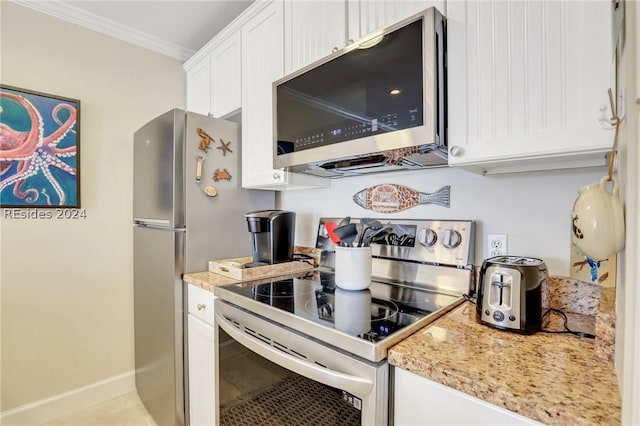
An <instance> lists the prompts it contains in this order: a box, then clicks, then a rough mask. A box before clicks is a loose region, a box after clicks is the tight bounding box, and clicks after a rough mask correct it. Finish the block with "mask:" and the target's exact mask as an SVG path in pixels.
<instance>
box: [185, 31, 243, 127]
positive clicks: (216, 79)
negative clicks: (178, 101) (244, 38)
mask: <svg viewBox="0 0 640 426" xmlns="http://www.w3.org/2000/svg"><path fill="white" fill-rule="evenodd" d="M240 50H241V45H240V32H239V31H235V32H233V33H231V34H230V35H226V34H224V37H221V38H220V39H216V41H215V44H214V45H213V46H211V47H208V48H207V49H206V50H203V51H202V52H199V53H198V54H196V55H195V56H197V58H196V57H194V58H193V59H190V60H189V61H187V63H185V69H186V71H187V110H189V111H193V112H197V113H200V114H206V115H211V116H213V117H217V118H221V117H225V116H227V115H229V114H231V113H234V112H236V111H237V110H238V109H240V102H241V86H240V84H241V77H240V75H241V72H240V69H241V62H240V59H241V58H240Z"/></svg>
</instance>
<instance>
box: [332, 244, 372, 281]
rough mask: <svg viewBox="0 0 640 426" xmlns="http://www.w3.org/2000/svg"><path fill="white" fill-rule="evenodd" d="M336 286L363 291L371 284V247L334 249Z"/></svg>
mask: <svg viewBox="0 0 640 426" xmlns="http://www.w3.org/2000/svg"><path fill="white" fill-rule="evenodd" d="M335 282H336V286H337V287H340V288H343V289H345V290H364V289H365V288H368V287H369V285H370V284H371V247H370V246H369V247H339V246H337V247H336V256H335Z"/></svg>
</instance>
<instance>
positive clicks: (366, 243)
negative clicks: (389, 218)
mask: <svg viewBox="0 0 640 426" xmlns="http://www.w3.org/2000/svg"><path fill="white" fill-rule="evenodd" d="M391 232H393V226H392V225H386V226H384V227H383V228H380V229H378V230H377V231H373V232H371V233H369V235H368V236H366V237H365V240H364V242H363V246H365V247H366V246H370V245H371V243H372V242H373V240H374V238H376V237H378V236H380V235H382V234H390V233H391Z"/></svg>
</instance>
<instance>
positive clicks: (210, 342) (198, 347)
mask: <svg viewBox="0 0 640 426" xmlns="http://www.w3.org/2000/svg"><path fill="white" fill-rule="evenodd" d="M187 327H188V339H189V419H190V422H191V423H190V424H191V425H192V426H207V425H214V424H215V419H216V398H215V373H214V372H215V350H214V349H215V348H214V334H213V333H214V331H213V327H212V326H211V325H209V324H206V323H205V322H203V321H202V320H200V319H198V318H197V317H196V316H195V315H192V314H189V315H188V316H187Z"/></svg>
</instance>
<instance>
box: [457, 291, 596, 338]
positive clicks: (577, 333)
mask: <svg viewBox="0 0 640 426" xmlns="http://www.w3.org/2000/svg"><path fill="white" fill-rule="evenodd" d="M462 297H463V299H464V300H465V301H466V302H469V303H473V304H474V305H475V304H476V298H475V296H471V295H470V294H463V295H462ZM550 313H554V314H556V315H560V316H561V317H562V319H563V320H564V323H563V324H562V325H563V327H564V330H557V331H556V330H544V329H541V330H540V331H541V332H543V333H554V334H560V333H564V334H573V335H574V336H578V337H584V338H586V339H595V338H596V336H595V335H593V334H591V333H584V332H582V331H574V330H571V329H570V328H569V327H568V325H567V323H568V322H569V319H568V318H567V314H565V313H564V312H562V311H560V310H558V309H554V308H549V309H547V311H546V312H545V313H544V314H542V317H541V318H540V322H541V323H542V322H544V319H545V317H547V315H549V314H550Z"/></svg>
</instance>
